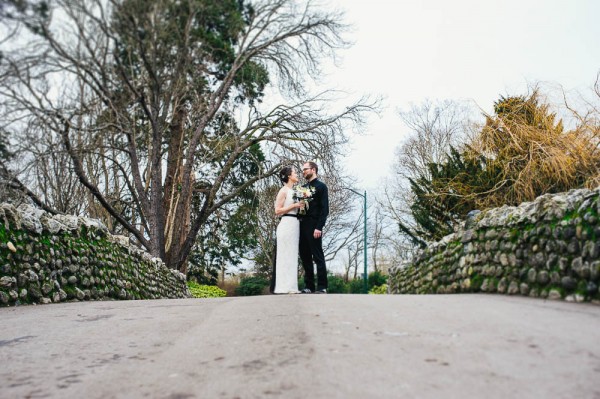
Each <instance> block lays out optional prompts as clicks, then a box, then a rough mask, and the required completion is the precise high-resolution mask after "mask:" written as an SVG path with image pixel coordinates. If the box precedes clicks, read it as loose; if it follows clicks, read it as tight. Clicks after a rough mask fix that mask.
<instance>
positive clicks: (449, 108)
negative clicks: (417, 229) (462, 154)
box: [379, 100, 476, 226]
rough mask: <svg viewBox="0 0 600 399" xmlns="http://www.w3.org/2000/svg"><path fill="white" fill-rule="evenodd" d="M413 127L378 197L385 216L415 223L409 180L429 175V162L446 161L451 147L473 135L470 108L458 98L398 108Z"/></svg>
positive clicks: (458, 145)
mask: <svg viewBox="0 0 600 399" xmlns="http://www.w3.org/2000/svg"><path fill="white" fill-rule="evenodd" d="M399 115H400V117H401V118H402V120H403V121H404V124H405V125H406V126H407V127H408V128H409V129H410V132H409V134H408V135H407V137H406V139H404V141H403V142H402V143H401V144H400V145H399V146H398V148H397V149H396V160H395V163H394V166H393V168H394V169H393V174H392V175H391V176H390V177H389V178H387V179H386V180H385V181H384V183H383V187H384V190H383V191H384V192H383V194H382V196H380V198H379V203H380V205H381V206H382V208H383V210H384V212H385V214H386V217H388V218H390V219H391V220H394V221H395V222H396V223H398V222H401V223H403V224H404V225H408V226H410V225H412V224H413V222H412V221H411V219H412V218H411V211H410V205H411V204H412V203H413V201H414V199H413V196H412V192H411V190H410V183H409V179H413V180H416V179H418V178H419V177H420V176H429V173H430V172H429V168H428V165H429V164H430V163H439V162H443V161H444V160H445V159H446V157H447V154H448V152H449V150H450V147H451V146H453V147H461V146H462V145H463V144H464V143H466V142H467V141H468V139H469V138H470V137H471V136H472V135H473V134H474V131H475V126H476V125H475V123H474V122H473V118H472V113H471V109H470V108H469V107H468V106H467V105H466V104H463V103H459V102H456V101H450V100H446V101H436V102H433V101H430V100H427V101H425V102H423V103H422V104H421V105H412V106H411V107H410V109H408V110H405V111H402V110H400V111H399Z"/></svg>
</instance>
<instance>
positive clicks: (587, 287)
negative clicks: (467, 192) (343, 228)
mask: <svg viewBox="0 0 600 399" xmlns="http://www.w3.org/2000/svg"><path fill="white" fill-rule="evenodd" d="M599 214H600V188H598V189H596V190H572V191H569V192H568V193H562V194H554V195H544V196H542V197H539V198H537V199H536V200H535V201H533V202H528V203H523V204H521V205H520V206H518V207H508V206H505V207H502V208H496V209H492V210H488V211H485V212H480V213H479V214H477V215H476V216H475V217H474V218H473V220H472V221H470V222H469V223H467V224H466V226H464V227H463V228H462V229H461V230H459V231H458V232H456V233H454V234H451V235H449V236H446V237H444V238H443V239H442V240H441V241H440V242H437V243H433V244H431V245H429V246H428V247H427V248H426V249H425V250H424V251H423V252H422V253H421V254H419V255H418V256H416V257H415V258H414V259H413V260H412V262H410V263H409V264H406V265H399V266H397V267H395V268H392V269H391V270H390V278H389V281H388V284H389V287H390V288H389V290H390V292H391V293H395V294H431V293H440V294H447V293H457V292H490V293H500V294H508V295H517V294H518V295H526V296H531V297H541V298H550V299H566V300H568V301H577V302H583V301H599V300H600V292H599V288H598V286H599V283H600V223H599V217H598V215H599Z"/></svg>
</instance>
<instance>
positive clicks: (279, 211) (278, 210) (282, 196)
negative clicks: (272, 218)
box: [275, 189, 302, 216]
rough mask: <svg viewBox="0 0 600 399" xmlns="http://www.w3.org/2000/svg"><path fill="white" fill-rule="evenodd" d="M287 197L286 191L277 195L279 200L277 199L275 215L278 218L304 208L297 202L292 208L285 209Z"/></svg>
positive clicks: (280, 191)
mask: <svg viewBox="0 0 600 399" xmlns="http://www.w3.org/2000/svg"><path fill="white" fill-rule="evenodd" d="M286 195H287V193H286V191H285V190H284V189H281V190H279V193H278V194H277V198H276V199H275V215H277V216H280V215H283V214H286V213H288V212H289V211H291V210H292V209H295V208H300V207H301V206H302V204H301V203H300V202H295V203H293V204H291V205H290V206H286V207H284V206H283V204H284V203H285V197H286Z"/></svg>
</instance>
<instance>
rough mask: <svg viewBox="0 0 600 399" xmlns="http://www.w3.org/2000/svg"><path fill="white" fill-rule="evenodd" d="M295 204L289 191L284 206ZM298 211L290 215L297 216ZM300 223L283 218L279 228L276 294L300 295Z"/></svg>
mask: <svg viewBox="0 0 600 399" xmlns="http://www.w3.org/2000/svg"><path fill="white" fill-rule="evenodd" d="M293 203H294V198H293V192H292V190H290V189H288V190H287V194H286V197H285V201H284V203H283V206H284V207H286V206H290V205H291V204H293ZM297 212H298V209H293V210H292V211H290V212H288V214H293V215H296V214H297ZM299 241H300V222H299V221H298V219H297V218H295V217H289V216H283V217H282V218H281V221H280V222H279V225H278V226H277V263H276V272H275V290H274V291H273V292H274V293H275V294H290V293H298V243H299Z"/></svg>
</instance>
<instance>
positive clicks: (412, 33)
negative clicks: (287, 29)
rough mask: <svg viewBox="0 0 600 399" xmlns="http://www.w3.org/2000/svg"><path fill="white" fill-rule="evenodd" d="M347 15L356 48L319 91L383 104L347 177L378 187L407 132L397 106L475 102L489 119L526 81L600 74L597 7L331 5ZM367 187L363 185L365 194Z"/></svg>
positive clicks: (399, 0)
mask: <svg viewBox="0 0 600 399" xmlns="http://www.w3.org/2000/svg"><path fill="white" fill-rule="evenodd" d="M324 2H325V4H329V5H330V6H331V7H334V8H337V9H341V10H345V12H346V19H345V22H347V23H349V24H351V25H353V31H352V32H351V33H350V34H349V35H348V38H349V39H350V40H352V41H353V42H354V45H353V46H352V47H351V48H350V49H349V50H346V51H343V52H340V53H339V55H340V58H341V62H340V63H339V68H333V67H331V68H328V73H327V75H325V76H323V79H322V82H321V84H322V85H324V86H326V87H329V88H337V89H343V90H345V91H348V92H349V93H351V94H355V95H360V94H364V93H370V94H374V95H383V96H384V97H385V101H384V105H385V107H386V109H385V111H384V112H383V113H382V114H381V117H380V118H378V117H377V116H373V117H372V118H370V120H369V123H368V124H367V129H366V130H367V135H366V136H362V137H355V138H354V139H353V145H352V151H351V153H350V156H349V157H347V158H346V162H347V167H348V170H349V171H350V172H351V173H353V174H354V175H355V176H356V177H357V178H358V179H359V184H361V185H362V186H363V187H364V188H367V189H369V190H370V189H374V188H376V186H377V185H378V183H379V182H380V181H381V178H382V177H384V175H386V174H387V173H389V171H390V167H391V164H392V160H393V154H394V149H395V148H396V147H397V146H398V144H399V143H400V141H401V139H402V137H403V135H405V134H406V133H407V132H408V131H407V129H406V128H405V127H404V126H403V125H402V122H401V120H400V118H399V117H398V114H397V109H398V108H407V107H408V106H409V105H410V103H411V102H412V103H420V102H422V101H423V100H425V99H427V98H429V99H432V100H435V99H455V100H471V101H473V102H474V103H475V104H477V106H479V107H480V108H481V109H482V110H484V111H486V112H491V110H492V106H493V102H494V101H495V100H497V99H498V98H499V96H500V95H506V94H511V95H512V94H515V95H520V94H524V93H526V87H527V83H528V82H529V83H534V82H543V83H553V84H554V83H558V84H561V85H562V86H563V87H564V88H565V89H566V90H585V89H587V88H589V87H591V86H592V85H593V83H594V81H595V78H596V74H597V73H598V72H599V71H600V43H599V39H600V23H599V22H598V18H599V17H600V1H597V0H571V1H569V0H564V1H561V0H502V1H491V0H486V1H482V0H404V1H403V0H389V1H388V0H368V1H367V0H324ZM363 187H360V188H363Z"/></svg>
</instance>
